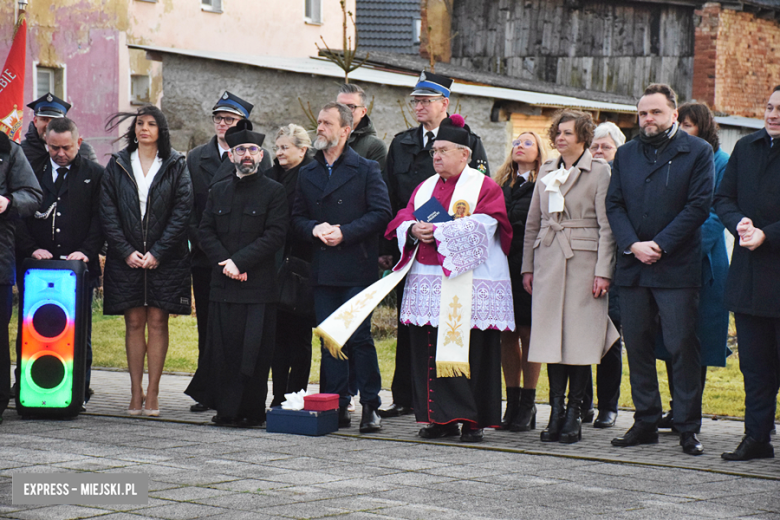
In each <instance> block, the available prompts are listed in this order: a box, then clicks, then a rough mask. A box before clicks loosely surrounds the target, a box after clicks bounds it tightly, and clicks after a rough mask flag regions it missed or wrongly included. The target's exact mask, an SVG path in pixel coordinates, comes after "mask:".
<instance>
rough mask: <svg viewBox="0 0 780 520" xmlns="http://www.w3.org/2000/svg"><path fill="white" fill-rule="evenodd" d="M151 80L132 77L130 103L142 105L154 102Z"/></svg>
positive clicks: (137, 76)
mask: <svg viewBox="0 0 780 520" xmlns="http://www.w3.org/2000/svg"><path fill="white" fill-rule="evenodd" d="M151 84H152V82H151V79H150V78H149V76H146V75H141V74H133V75H131V76H130V103H131V104H133V105H142V104H145V103H151V102H152V96H151V90H152V89H151Z"/></svg>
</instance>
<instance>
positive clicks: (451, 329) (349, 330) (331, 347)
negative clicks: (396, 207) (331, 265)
mask: <svg viewBox="0 0 780 520" xmlns="http://www.w3.org/2000/svg"><path fill="white" fill-rule="evenodd" d="M484 180H485V175H484V174H482V173H480V172H479V171H477V170H474V169H472V168H470V167H468V166H467V167H466V169H465V170H464V171H463V173H462V174H461V176H460V178H459V179H458V183H457V184H456V185H455V191H454V192H453V194H452V200H451V201H450V207H449V209H448V212H449V213H450V214H451V215H455V212H456V209H458V208H460V210H463V209H464V204H465V213H464V216H469V215H471V213H472V212H473V210H474V208H475V207H476V205H477V200H478V199H479V192H480V190H481V189H482V182H483V181H484ZM438 181H439V175H438V174H436V175H433V176H431V177H429V178H428V179H426V180H425V181H423V184H422V185H421V186H420V189H419V190H417V194H416V195H415V198H414V207H415V209H417V208H419V207H420V206H422V205H423V204H425V203H426V202H427V201H428V200H430V198H431V196H432V195H433V190H434V188H435V187H436V184H437V183H438ZM461 212H462V211H461ZM416 255H417V249H415V250H414V253H412V257H411V258H410V259H409V261H408V262H407V264H406V265H405V266H404V267H403V268H402V269H400V270H398V271H393V272H392V273H390V274H389V275H387V276H385V277H384V278H382V279H380V280H378V281H376V282H374V283H373V284H371V285H370V286H368V287H366V288H365V289H363V290H362V291H360V293H358V294H357V295H355V296H353V297H352V298H350V299H349V301H347V302H346V303H344V304H343V305H342V306H341V307H339V308H338V309H336V311H335V312H334V313H333V314H331V315H330V316H328V317H327V318H326V319H325V320H324V321H323V322H322V323H320V325H319V326H318V327H317V328H316V329H314V334H315V335H316V336H319V337H320V338H322V341H323V343H324V345H325V348H327V349H328V351H329V352H330V354H331V355H332V356H333V357H335V358H337V359H346V358H347V356H346V355H345V354H344V353H343V352H342V348H343V347H344V345H345V344H346V343H347V341H349V338H350V337H352V334H354V333H355V331H356V330H357V328H358V327H359V326H360V324H361V323H363V321H365V320H366V318H368V316H369V315H370V314H371V312H372V311H373V310H374V309H375V308H376V307H377V305H379V304H380V303H381V302H382V300H383V299H384V298H385V296H387V295H388V294H389V293H390V291H392V290H393V288H395V286H396V285H398V284H399V283H400V282H401V280H403V279H404V277H405V276H406V274H407V273H408V272H409V270H410V269H411V268H412V265H413V264H414V259H415V257H416ZM471 282H472V272H471V271H468V272H467V273H464V274H461V275H460V276H458V277H456V278H455V279H452V280H450V279H449V278H447V277H446V276H444V274H443V273H442V292H441V302H440V305H439V335H438V338H439V339H438V342H437V345H436V347H437V348H436V372H437V377H455V376H459V375H465V376H466V377H470V375H471V371H470V369H469V334H470V332H471V292H472V287H471V286H472V283H471ZM445 298H446V299H445ZM462 309H463V310H462ZM442 332H444V334H442Z"/></svg>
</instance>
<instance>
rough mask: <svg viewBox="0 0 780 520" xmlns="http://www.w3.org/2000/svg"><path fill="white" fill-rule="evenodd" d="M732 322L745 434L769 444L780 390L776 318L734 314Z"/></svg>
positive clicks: (779, 322)
mask: <svg viewBox="0 0 780 520" xmlns="http://www.w3.org/2000/svg"><path fill="white" fill-rule="evenodd" d="M734 320H735V322H736V325H737V340H738V343H739V369H740V371H741V372H742V377H743V379H744V380H745V433H746V434H747V435H749V436H750V437H752V438H753V439H755V440H757V441H759V442H769V441H770V438H769V432H770V431H771V430H772V428H774V422H775V409H776V408H777V392H778V388H780V318H763V317H760V316H753V315H750V314H737V313H734ZM675 384H677V381H675Z"/></svg>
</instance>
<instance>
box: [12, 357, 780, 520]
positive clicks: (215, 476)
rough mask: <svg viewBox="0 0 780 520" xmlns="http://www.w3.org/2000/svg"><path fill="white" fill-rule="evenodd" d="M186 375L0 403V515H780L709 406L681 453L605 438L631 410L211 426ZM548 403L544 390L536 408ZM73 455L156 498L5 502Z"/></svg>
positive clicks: (735, 429)
mask: <svg viewBox="0 0 780 520" xmlns="http://www.w3.org/2000/svg"><path fill="white" fill-rule="evenodd" d="M188 382H189V376H182V375H171V374H166V375H165V376H163V381H162V384H161V397H160V408H161V413H162V415H161V417H160V418H159V419H151V418H135V417H129V416H124V415H123V410H124V408H126V407H127V402H128V400H129V395H128V393H129V392H128V389H129V376H128V374H127V373H126V372H121V371H107V370H96V371H94V372H93V384H92V386H93V388H94V389H95V392H96V393H95V395H94V397H93V398H92V401H91V402H90V404H89V405H88V412H87V413H86V414H82V415H81V416H80V417H79V418H77V419H76V420H67V421H52V420H42V419H33V420H22V419H20V418H19V417H18V416H17V415H16V413H15V412H13V411H12V410H9V411H7V412H6V413H5V414H4V418H5V422H4V423H3V424H2V426H0V517H2V518H29V519H35V518H42V519H66V518H92V517H100V518H105V519H110V520H114V519H138V518H164V519H169V518H170V519H180V518H182V519H183V518H204V517H214V518H218V517H224V518H230V519H233V518H237V519H242V518H271V519H274V518H322V517H337V518H340V519H341V518H347V519H352V518H355V519H382V518H384V519H388V518H395V519H417V518H425V519H437V518H447V519H457V518H466V517H468V518H475V519H487V518H491V519H504V518H542V519H545V518H555V519H557V518H596V517H598V518H604V517H608V518H621V519H622V518H659V519H662V518H675V519H677V518H754V519H759V518H760V519H775V520H780V460H777V459H769V460H764V461H750V462H746V463H729V464H727V463H725V462H724V461H721V459H720V453H721V451H724V450H726V449H731V448H733V447H734V446H735V445H736V443H737V442H738V441H739V439H740V438H741V433H742V429H743V426H744V425H743V423H741V422H739V421H726V420H718V421H713V420H706V422H705V424H704V426H703V428H702V434H701V436H700V437H701V439H702V441H703V442H704V445H705V449H706V450H707V452H706V453H705V455H703V456H701V457H689V456H687V455H684V454H683V453H682V452H681V451H680V448H679V445H678V440H677V437H676V436H674V435H671V434H662V436H661V442H660V443H659V444H658V445H654V446H642V447H637V448H624V449H617V448H613V447H612V446H610V444H609V440H610V439H611V438H612V437H613V436H614V435H615V434H616V433H617V432H622V431H623V429H624V428H627V427H628V426H629V425H630V423H631V414H630V413H629V412H621V415H620V418H619V426H618V427H617V429H613V430H595V429H593V428H592V427H585V428H583V440H582V441H581V442H579V443H577V444H575V445H559V444H557V443H552V444H546V443H541V442H540V441H539V431H540V428H541V426H542V424H539V425H537V426H538V428H537V430H535V431H533V432H528V433H520V434H512V433H509V432H499V431H492V430H488V431H486V434H485V439H486V441H485V442H484V443H482V444H479V445H464V444H461V443H460V442H458V441H453V440H452V439H449V440H447V441H446V442H435V441H434V442H431V441H422V440H421V439H420V438H419V437H416V435H415V434H416V431H417V429H418V428H419V425H417V424H416V423H415V422H414V419H413V418H412V417H409V416H406V417H400V418H396V419H388V420H385V421H384V423H383V424H384V428H383V431H382V432H381V433H380V434H375V435H360V434H359V433H358V432H357V428H356V427H353V428H350V429H344V430H340V432H339V433H338V434H331V435H328V436H325V437H317V438H311V437H302V436H295V435H284V434H271V433H267V432H265V431H264V430H261V429H251V430H246V429H233V428H219V427H216V426H206V425H205V424H206V423H208V422H209V419H210V417H211V415H212V414H211V413H208V412H207V413H205V414H195V413H191V412H189V405H190V404H191V403H192V402H191V400H190V399H189V398H188V397H187V396H185V395H184V394H182V393H181V392H182V390H183V389H184V388H185V387H186V385H187V384H188ZM382 397H383V399H384V400H385V402H386V403H389V402H390V399H389V396H387V395H383V396H382ZM548 410H549V409H548V408H546V407H544V406H539V421H538V422H539V423H546V420H545V419H546V416H547V414H548ZM356 415H357V417H355V418H354V419H355V422H357V419H358V418H359V409H358V414H356ZM74 471H90V472H96V473H127V472H139V473H145V474H148V475H149V476H150V489H149V502H148V504H145V505H134V506H127V505H124V506H123V505H121V504H117V505H110V506H105V505H104V506H76V505H59V506H20V505H13V504H12V503H11V476H12V474H13V473H14V472H74ZM757 477H760V478H757Z"/></svg>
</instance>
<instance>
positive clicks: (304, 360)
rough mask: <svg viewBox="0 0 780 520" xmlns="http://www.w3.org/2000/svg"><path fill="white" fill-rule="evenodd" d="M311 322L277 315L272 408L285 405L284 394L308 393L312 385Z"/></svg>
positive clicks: (272, 366) (293, 315)
mask: <svg viewBox="0 0 780 520" xmlns="http://www.w3.org/2000/svg"><path fill="white" fill-rule="evenodd" d="M311 322H312V319H311V318H308V317H305V316H297V315H295V314H290V313H287V312H284V311H281V310H277V311H276V347H275V348H274V359H273V362H272V363H271V372H272V373H273V380H274V400H273V403H272V405H273V406H277V405H281V404H282V403H283V402H284V400H285V399H284V394H289V393H292V392H298V391H300V390H306V387H307V386H308V385H309V371H310V370H311V325H312V323H311Z"/></svg>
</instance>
